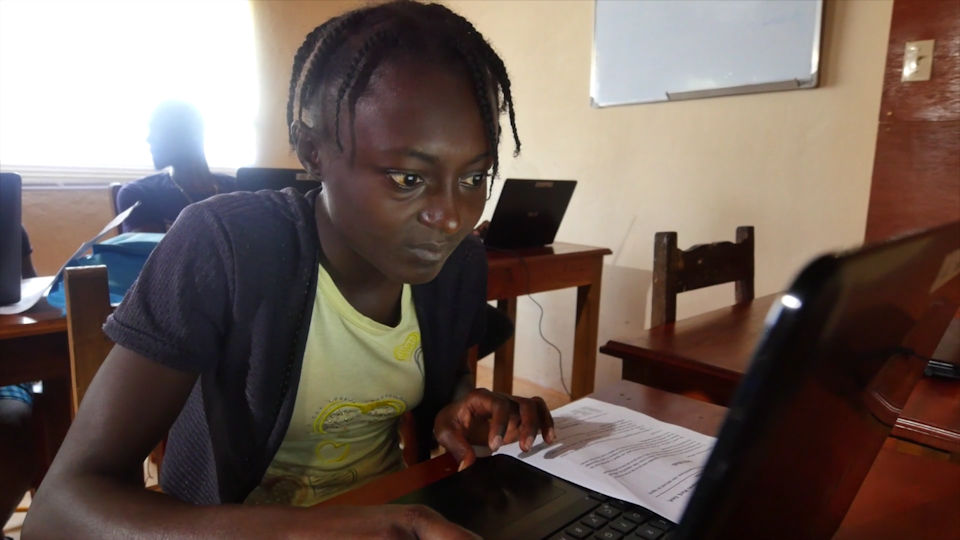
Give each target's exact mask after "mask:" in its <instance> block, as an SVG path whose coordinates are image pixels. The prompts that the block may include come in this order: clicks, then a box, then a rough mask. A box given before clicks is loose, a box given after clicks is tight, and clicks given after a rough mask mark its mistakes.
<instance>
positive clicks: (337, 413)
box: [246, 266, 423, 506]
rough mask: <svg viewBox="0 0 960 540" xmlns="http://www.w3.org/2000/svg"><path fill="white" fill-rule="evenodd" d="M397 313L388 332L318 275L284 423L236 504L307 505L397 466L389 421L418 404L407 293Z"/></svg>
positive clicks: (416, 351)
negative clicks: (275, 446) (276, 445)
mask: <svg viewBox="0 0 960 540" xmlns="http://www.w3.org/2000/svg"><path fill="white" fill-rule="evenodd" d="M400 312H401V316H400V323H399V324H398V325H397V326H396V327H389V326H386V325H383V324H380V323H378V322H376V321H374V320H372V319H370V318H368V317H366V316H364V315H362V314H361V313H360V312H358V311H357V310H356V309H354V308H353V306H351V305H350V304H349V303H348V302H347V300H346V299H345V298H344V297H343V295H342V294H340V290H339V289H337V286H336V285H335V284H334V283H333V280H332V279H331V278H330V275H329V274H328V273H327V272H326V270H324V268H323V267H322V266H321V267H320V270H319V274H318V276H317V295H316V301H315V302H314V306H313V314H312V316H311V318H310V328H309V333H308V335H307V343H306V349H305V351H304V356H303V367H302V370H301V375H300V384H299V386H298V388H297V400H296V403H295V404H294V407H293V415H292V417H291V418H290V425H289V427H287V433H286V435H284V438H283V442H282V443H281V445H280V449H279V450H278V451H277V454H276V456H274V458H273V461H272V462H271V463H270V466H269V467H268V468H267V472H266V474H264V477H263V480H261V481H260V485H259V486H258V487H257V488H256V489H254V490H253V492H251V493H250V495H249V496H248V497H247V500H246V502H248V503H253V504H268V503H277V504H289V505H296V506H308V505H312V504H315V503H317V502H320V501H322V500H324V499H329V498H330V497H333V496H334V495H337V494H338V493H341V492H343V491H346V490H348V489H351V488H353V487H355V486H357V485H358V484H359V483H361V482H363V481H365V480H368V479H371V478H373V477H375V476H378V475H381V474H384V473H388V472H393V471H397V470H399V469H400V468H401V467H402V464H403V462H402V460H401V455H400V447H399V434H398V432H397V423H398V419H399V417H400V416H401V415H402V414H403V413H404V412H406V411H407V410H409V409H412V408H414V407H416V406H417V404H419V403H420V400H421V399H422V398H423V354H422V352H421V348H420V327H419V325H418V324H417V314H416V312H415V310H414V307H413V297H412V296H411V292H410V286H409V285H404V286H403V293H402V297H401V307H400Z"/></svg>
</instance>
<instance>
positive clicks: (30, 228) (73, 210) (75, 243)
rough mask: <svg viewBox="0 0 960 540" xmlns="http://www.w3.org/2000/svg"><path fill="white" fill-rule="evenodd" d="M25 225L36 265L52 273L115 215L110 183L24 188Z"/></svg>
mask: <svg viewBox="0 0 960 540" xmlns="http://www.w3.org/2000/svg"><path fill="white" fill-rule="evenodd" d="M22 200H23V226H24V227H25V228H26V229H27V232H28V233H29V234H30V244H31V245H32V246H33V255H32V258H33V266H34V267H35V268H36V269H37V272H38V273H39V274H40V275H52V274H53V273H54V272H56V271H57V269H59V268H60V265H61V264H63V263H64V261H66V260H67V257H69V256H70V254H72V253H73V252H74V251H76V249H77V248H78V247H80V244H82V243H84V242H86V241H87V240H89V239H90V238H92V237H93V236H94V235H96V234H97V233H98V232H100V229H102V228H103V226H104V225H106V224H107V222H108V221H110V219H111V218H112V217H113V205H112V204H111V203H110V188H109V187H108V186H106V185H105V186H102V187H90V188H77V189H62V188H56V189H31V188H30V187H29V186H28V187H26V188H25V189H24V190H23V196H22Z"/></svg>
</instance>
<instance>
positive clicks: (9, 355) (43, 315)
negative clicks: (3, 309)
mask: <svg viewBox="0 0 960 540" xmlns="http://www.w3.org/2000/svg"><path fill="white" fill-rule="evenodd" d="M30 381H43V394H41V395H37V396H36V398H35V402H34V416H35V418H36V419H37V421H36V422H35V425H36V427H37V429H38V432H37V440H38V446H37V447H38V449H39V451H40V453H41V456H40V461H41V463H42V464H43V466H42V467H41V469H42V470H41V471H40V473H39V476H38V479H39V478H42V476H43V474H44V473H45V472H46V468H47V466H48V465H49V464H50V462H52V461H53V456H54V455H56V452H57V449H59V448H60V443H61V442H63V437H64V436H65V435H66V434H67V429H68V428H69V427H70V391H71V390H70V388H71V385H70V352H69V350H68V348H67V319H66V318H65V317H64V316H63V315H62V313H61V312H60V310H59V309H58V308H55V307H53V306H51V305H49V304H47V302H46V300H41V301H40V302H39V303H38V304H37V305H36V306H34V307H33V308H31V309H29V310H28V311H26V312H24V313H21V314H18V315H0V386H5V385H8V384H16V383H22V382H30Z"/></svg>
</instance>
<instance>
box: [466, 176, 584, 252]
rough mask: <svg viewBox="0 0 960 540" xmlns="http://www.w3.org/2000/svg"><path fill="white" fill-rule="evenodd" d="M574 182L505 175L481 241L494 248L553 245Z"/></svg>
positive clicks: (571, 193)
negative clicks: (525, 178)
mask: <svg viewBox="0 0 960 540" xmlns="http://www.w3.org/2000/svg"><path fill="white" fill-rule="evenodd" d="M576 185H577V181H576V180H522V179H518V178H507V180H506V181H505V182H504V184H503V190H501V192H500V199H499V200H497V207H496V208H495V209H494V210H493V217H492V218H490V229H489V230H488V231H487V234H486V236H485V237H484V240H483V242H484V244H486V246H487V247H489V248H497V249H520V248H535V247H543V246H546V245H549V244H552V243H553V239H554V237H556V235H557V229H559V228H560V221H561V220H562V219H563V214H564V213H565V212H566V211H567V205H568V204H570V198H571V197H572V196H573V188H574V187H576Z"/></svg>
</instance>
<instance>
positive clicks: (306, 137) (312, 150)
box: [290, 120, 323, 180]
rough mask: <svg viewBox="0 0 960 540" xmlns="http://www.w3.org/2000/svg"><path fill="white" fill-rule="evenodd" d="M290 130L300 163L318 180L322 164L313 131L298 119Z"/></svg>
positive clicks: (321, 171) (317, 142) (321, 174)
mask: <svg viewBox="0 0 960 540" xmlns="http://www.w3.org/2000/svg"><path fill="white" fill-rule="evenodd" d="M290 130H291V132H292V133H293V137H294V140H295V141H296V150H297V158H298V159H299V160H300V164H301V165H303V168H304V169H305V170H306V171H307V172H308V173H310V175H311V176H313V177H314V178H316V179H317V180H320V179H321V178H323V165H322V162H321V159H320V145H319V141H317V140H316V138H315V133H314V131H313V130H312V129H310V128H309V127H308V126H306V125H305V124H304V123H303V122H302V121H300V120H294V121H293V124H292V125H291V126H290Z"/></svg>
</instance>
